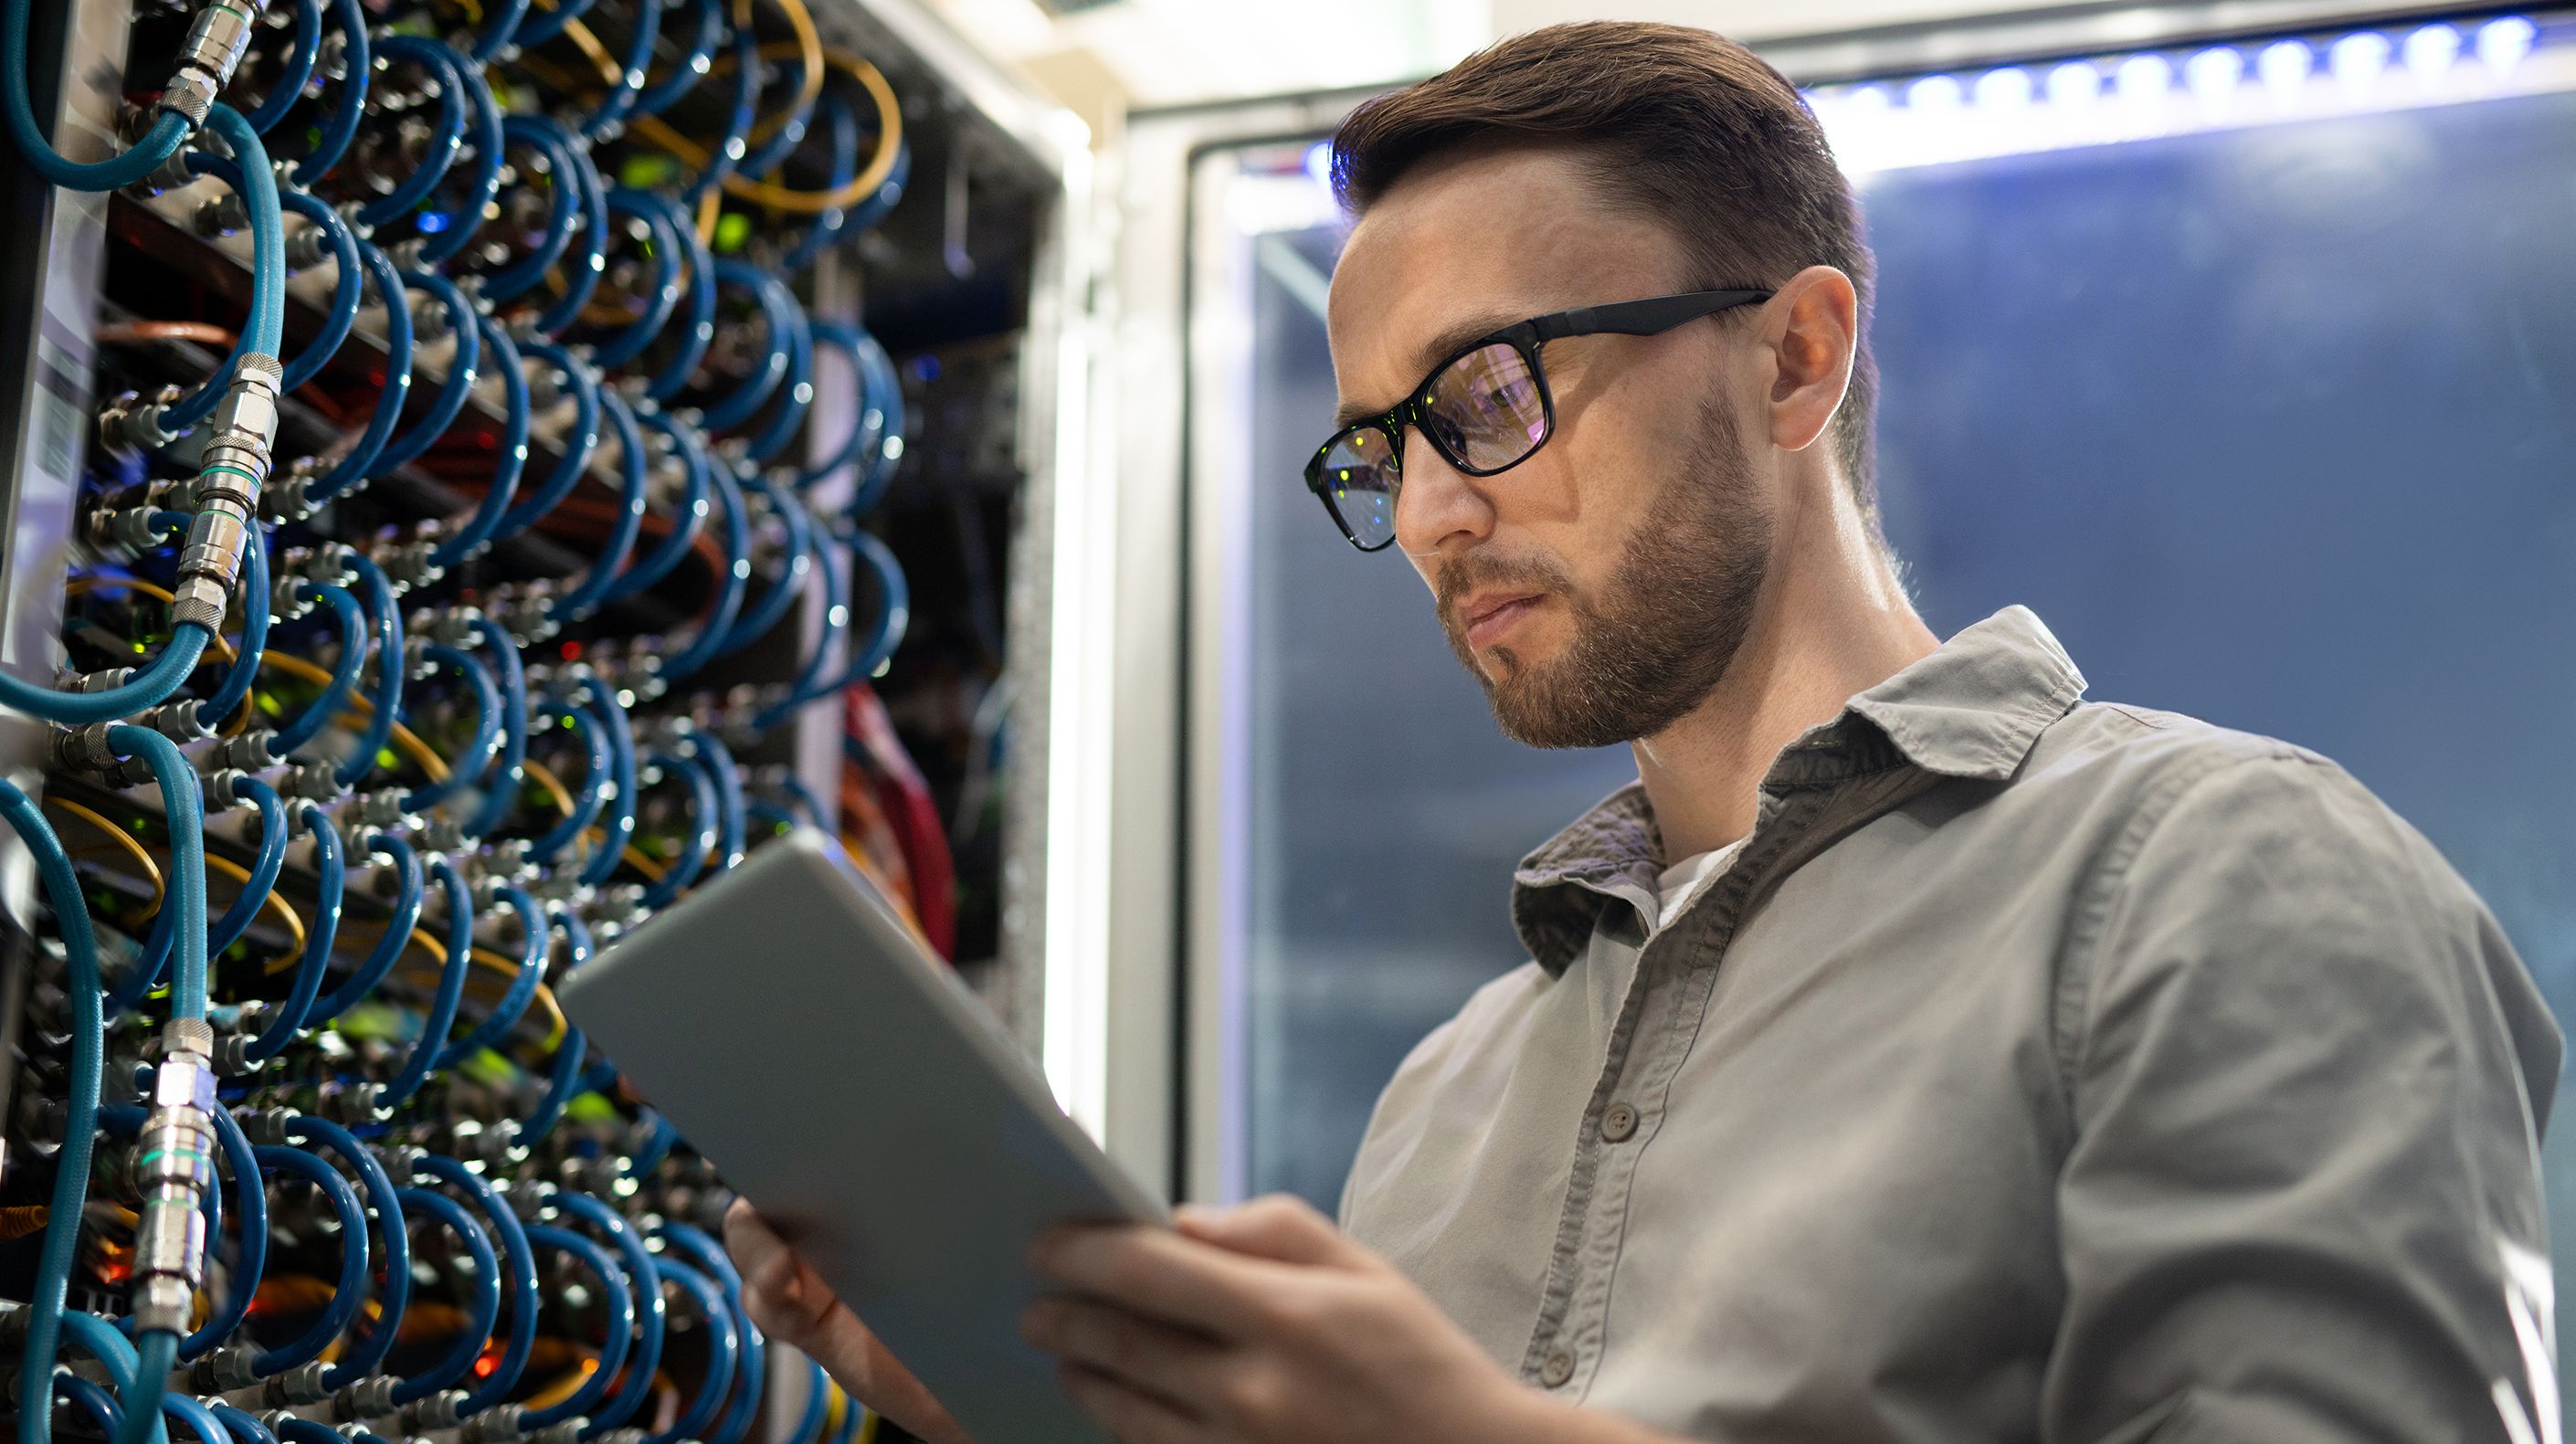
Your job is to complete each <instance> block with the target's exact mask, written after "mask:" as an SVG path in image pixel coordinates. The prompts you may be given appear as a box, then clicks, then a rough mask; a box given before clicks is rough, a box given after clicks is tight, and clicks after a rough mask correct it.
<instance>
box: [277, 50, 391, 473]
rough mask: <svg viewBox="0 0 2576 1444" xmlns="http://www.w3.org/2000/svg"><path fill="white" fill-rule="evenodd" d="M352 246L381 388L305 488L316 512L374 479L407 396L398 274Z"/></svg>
mask: <svg viewBox="0 0 2576 1444" xmlns="http://www.w3.org/2000/svg"><path fill="white" fill-rule="evenodd" d="M343 3H345V0H343ZM357 246H358V260H359V264H361V265H362V266H364V267H365V268H366V272H367V278H368V279H369V280H371V281H373V282H374V283H375V287H376V295H377V297H378V298H379V299H381V300H382V301H383V302H384V307H385V384H384V389H383V391H382V392H381V393H380V394H379V395H378V396H377V397H376V405H375V409H374V410H372V411H370V412H368V413H367V425H366V429H365V430H364V431H362V432H360V433H359V435H358V443H357V445H355V446H352V447H350V448H349V449H348V451H347V452H346V453H344V454H342V456H341V457H340V459H339V460H338V461H335V462H333V463H332V464H331V469H330V470H329V471H326V472H324V473H323V474H322V475H320V476H319V477H316V478H314V480H313V481H311V482H310V483H308V484H307V485H306V486H305V488H304V495H305V499H306V500H307V501H310V502H312V503H313V504H315V505H317V506H318V505H320V504H321V503H323V502H326V501H329V500H331V499H332V498H334V497H337V496H339V495H340V494H341V493H342V492H345V491H347V490H349V489H350V488H352V487H354V486H356V485H357V484H358V483H360V482H362V481H364V480H366V479H367V478H368V477H369V476H370V475H373V474H374V469H375V465H376V460H377V458H378V457H379V456H381V455H382V454H383V452H384V449H385V443H386V442H387V441H389V440H391V439H392V438H393V434H394V428H395V427H396V426H397V425H400V424H401V422H402V413H403V405H404V403H405V401H406V400H407V399H408V398H409V397H410V395H411V359H412V337H411V302H410V300H409V299H408V298H406V297H405V296H404V295H403V281H402V273H401V272H399V271H397V270H395V269H394V263H393V262H392V261H391V260H390V259H388V258H387V257H386V255H385V253H384V252H383V251H382V250H380V249H378V248H377V247H376V246H375V244H374V243H372V242H370V241H367V240H364V239H360V240H358V241H357Z"/></svg>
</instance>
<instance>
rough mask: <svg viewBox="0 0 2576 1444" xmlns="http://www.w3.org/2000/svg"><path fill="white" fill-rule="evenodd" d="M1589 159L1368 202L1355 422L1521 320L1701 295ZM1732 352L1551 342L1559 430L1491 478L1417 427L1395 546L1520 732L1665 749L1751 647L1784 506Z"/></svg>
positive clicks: (1344, 380)
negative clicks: (1603, 187) (1604, 184)
mask: <svg viewBox="0 0 2576 1444" xmlns="http://www.w3.org/2000/svg"><path fill="white" fill-rule="evenodd" d="M1592 164H1595V162H1592V161H1590V160H1589V159H1588V158H1586V157H1584V156H1582V155H1580V154H1578V153H1575V152H1570V151H1565V150H1555V149H1547V150H1533V149H1513V150H1494V151H1486V152H1476V153H1468V154H1463V155H1459V156H1455V157H1449V158H1443V159H1440V160H1437V161H1434V162H1432V163H1429V164H1426V165H1424V166H1422V167H1420V168H1419V169H1417V170H1415V171H1413V172H1411V173H1408V174H1407V175H1406V176H1405V178H1404V179H1403V180H1402V181H1400V182H1399V183H1398V184H1397V185H1396V186H1395V187H1394V188H1393V189H1392V190H1391V191H1390V192H1389V193H1388V194H1387V195H1386V196H1385V197H1383V198H1382V199H1381V200H1380V201H1379V202H1378V203H1377V204H1376V205H1375V206H1373V207H1371V208H1370V209H1369V211H1368V212H1367V214H1366V215H1365V216H1363V217H1362V218H1361V220H1360V223H1359V224H1358V226H1357V227H1355V228H1354V230H1353V231H1352V234H1351V238H1350V241H1349V244H1348V245H1347V246H1346V247H1345V248H1344V250H1343V253H1342V259H1341V262H1340V265H1339V267H1338V268H1337V269H1336V270H1335V272H1334V276H1333V290H1332V305H1331V314H1330V330H1331V335H1332V349H1333V370H1334V379H1335V382H1336V384H1337V386H1338V388H1339V391H1340V399H1341V401H1342V403H1343V407H1344V409H1345V411H1346V412H1347V411H1350V410H1354V409H1365V410H1368V411H1382V410H1384V409H1385V408H1387V407H1389V406H1391V405H1393V404H1395V403H1396V402H1397V401H1398V400H1400V399H1401V398H1403V397H1404V396H1405V395H1407V394H1408V393H1409V392H1410V390H1411V389H1412V388H1413V387H1415V386H1417V385H1419V384H1420V383H1421V380H1422V377H1423V375H1424V373H1425V372H1426V371H1427V370H1429V368H1430V367H1432V366H1433V365H1435V364H1437V363H1439V362H1440V361H1441V360H1442V359H1444V358H1445V357H1446V356H1447V355H1448V354H1449V353H1450V352H1451V351H1453V350H1454V349H1456V347H1457V346H1458V345H1461V344H1464V343H1465V342H1467V341H1471V340H1473V339H1476V338H1477V337H1480V336H1482V335H1484V334H1486V333H1489V332H1491V331H1494V330H1498V329H1500V328H1502V327H1504V326H1507V325H1510V324H1511V323H1513V322H1515V321H1519V320H1523V319H1525V318H1527V317H1530V316H1534V315H1539V314H1542V313H1545V312H1549V311H1558V310H1563V309H1566V308H1568V307H1573V306H1584V305H1597V304H1603V303H1608V302H1616V301H1628V300H1635V299H1638V298H1640V297H1646V296H1657V295H1664V294H1668V293H1671V292H1676V291H1683V290H1689V289H1693V288H1694V287H1695V286H1697V285H1699V284H1703V283H1704V282H1703V281H1702V280H1696V279H1694V278H1693V277H1692V275H1691V269H1690V266H1689V264H1688V261H1687V258H1686V256H1685V255H1684V253H1683V250H1682V247H1681V246H1680V244H1679V243H1678V242H1677V241H1676V240H1675V239H1674V237H1673V236H1672V234H1671V233H1670V231H1669V230H1667V229H1666V228H1665V227H1664V226H1663V225H1662V224H1661V223H1660V222H1658V221H1656V220H1653V219H1651V218H1648V217H1643V216H1638V215H1635V214H1631V213H1627V212H1624V211H1622V210H1619V209H1615V208H1613V207H1610V206H1607V205H1605V204H1603V201H1602V197H1601V195H1600V194H1599V193H1598V191H1597V189H1596V188H1595V185H1594V183H1593V182H1592V181H1590V180H1589V179H1587V167H1588V166H1590V165H1592ZM1732 344H1735V343H1732V342H1731V341H1730V338H1729V334H1728V328H1727V327H1726V326H1725V324H1724V323H1722V322H1717V321H1694V322H1690V323H1687V324H1685V325H1683V326H1681V327H1679V328H1677V329H1675V330H1672V331H1668V332H1666V333H1664V334H1663V335H1661V336H1649V337H1639V336H1583V337H1569V338H1566V339H1564V340H1559V341H1552V342H1549V343H1548V344H1547V346H1546V348H1545V350H1544V351H1543V353H1542V356H1541V364H1542V366H1543V368H1544V370H1545V372H1546V375H1547V380H1548V385H1549V389H1550V391H1551V393H1552V395H1553V397H1554V400H1555V410H1556V427H1555V432H1554V434H1553V436H1552V437H1551V438H1550V440H1549V441H1548V442H1547V444H1546V445H1545V446H1543V447H1541V448H1540V449H1539V450H1538V452H1537V453H1536V454H1534V455H1532V456H1530V457H1529V458H1528V459H1526V460H1524V461H1522V462H1521V463H1520V464H1519V465H1517V466H1514V467H1512V468H1511V469H1510V470H1508V471H1504V472H1502V473H1500V474H1498V475H1495V476H1489V477H1470V476H1466V475H1464V474H1462V473H1460V472H1459V471H1457V470H1456V469H1455V468H1453V467H1451V466H1450V465H1449V464H1448V463H1447V462H1446V461H1445V460H1443V459H1442V458H1441V456H1440V453H1439V452H1438V451H1437V450H1436V449H1435V448H1434V447H1433V446H1432V445H1431V444H1430V443H1429V442H1428V441H1426V440H1425V439H1423V437H1422V436H1421V435H1420V434H1419V433H1418V432H1416V431H1408V432H1407V433H1406V436H1405V452H1404V471H1403V475H1404V481H1403V487H1402V490H1401V492H1400V493H1399V494H1398V496H1397V500H1396V512H1395V534H1396V543H1397V545H1398V546H1399V547H1401V548H1402V549H1403V551H1404V554H1405V555H1406V557H1408V558H1409V559H1411V561H1412V562H1413V566H1414V569H1415V570H1416V571H1417V572H1419V573H1421V575H1422V579H1423V581H1424V582H1425V583H1426V584H1427V585H1429V586H1430V588H1431V591H1432V595H1433V597H1434V599H1435V601H1436V603H1437V606H1438V609H1439V614H1440V622H1441V626H1442V627H1443V628H1444V629H1445V630H1446V631H1447V632H1448V635H1449V642H1450V645H1451V647H1453V648H1454V649H1455V650H1456V651H1457V653H1458V657H1459V660H1460V661H1461V662H1464V663H1465V664H1466V666H1467V668H1468V670H1469V671H1471V672H1472V673H1474V674H1475V676H1476V678H1477V680H1478V681H1480V682H1481V683H1483V684H1484V688H1485V693H1486V696H1487V698H1488V699H1489V700H1490V701H1491V702H1492V704H1493V708H1494V716H1495V719H1496V720H1497V721H1498V722H1500V723H1501V724H1502V728H1503V731H1504V732H1505V733H1506V734H1507V735H1509V736H1511V737H1513V738H1514V739H1516V740H1518V741H1521V742H1524V743H1527V744H1529V745H1531V746H1536V747H1598V746H1607V745H1609V744H1612V743H1616V742H1624V741H1630V740H1633V739H1636V738H1640V737H1648V736H1652V735H1654V734H1655V733H1657V732H1660V731H1662V730H1663V729H1664V728H1665V727H1667V726H1669V725H1670V724H1671V723H1673V722H1674V721H1675V720H1677V719H1679V718H1680V717H1681V716H1682V714H1683V713H1685V712H1687V711H1689V710H1690V708H1691V707H1693V706H1695V705H1696V704H1697V703H1698V702H1699V701H1700V700H1701V699H1702V698H1704V697H1705V696H1707V695H1708V693H1709V691H1710V689H1711V688H1713V687H1715V686H1716V685H1717V681H1718V678H1719V677H1720V675H1722V674H1723V673H1724V671H1725V668H1726V664H1727V662H1728V661H1729V660H1730V659H1731V658H1732V657H1733V656H1734V654H1735V651H1736V649H1737V647H1738V646H1739V645H1740V644H1741V642H1742V641H1743V638H1744V634H1745V632H1746V630H1747V629H1748V627H1749V626H1750V624H1751V620H1752V615H1753V609H1754V601H1755V598H1756V596H1757V595H1758V593H1759V591H1760V589H1761V584H1762V579H1763V576H1764V573H1765V561H1766V557H1767V554H1768V551H1769V546H1770V536H1771V507H1772V503H1771V500H1770V499H1769V498H1768V497H1767V495H1766V494H1765V491H1764V484H1763V480H1762V478H1761V477H1760V476H1759V475H1758V474H1757V470H1756V467H1755V463H1754V460H1753V458H1752V457H1751V456H1750V455H1749V454H1748V451H1747V449H1746V447H1745V445H1744V442H1743V439H1742V438H1743V436H1744V434H1745V432H1746V430H1747V427H1746V426H1745V425H1744V424H1743V422H1742V420H1741V419H1740V418H1739V417H1738V416H1737V414H1736V412H1735V411H1734V409H1733V405H1734V403H1733V401H1732V399H1731V398H1730V395H1729V386H1728V380H1729V374H1730V373H1729V361H1730V349H1729V348H1730V346H1731V345H1732Z"/></svg>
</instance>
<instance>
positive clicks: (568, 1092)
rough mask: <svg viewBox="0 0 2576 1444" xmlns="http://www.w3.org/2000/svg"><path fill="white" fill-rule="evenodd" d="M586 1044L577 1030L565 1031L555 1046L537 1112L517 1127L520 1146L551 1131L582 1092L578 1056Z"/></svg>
mask: <svg viewBox="0 0 2576 1444" xmlns="http://www.w3.org/2000/svg"><path fill="white" fill-rule="evenodd" d="M587 1043H588V1040H587V1039H585V1038H583V1037H582V1035H581V1029H579V1028H566V1029H564V1036H563V1041H562V1042H561V1043H558V1044H556V1045H555V1057H554V1066H553V1068H552V1069H551V1070H549V1072H548V1074H547V1077H546V1091H545V1092H544V1093H543V1094H542V1095H540V1096H539V1097H538V1099H537V1109H536V1111H535V1112H533V1113H531V1114H529V1115H528V1116H527V1119H526V1121H525V1122H523V1123H522V1124H521V1125H520V1126H519V1131H518V1134H517V1137H516V1139H515V1141H516V1142H519V1143H522V1144H529V1145H533V1144H535V1143H536V1142H537V1141H538V1140H539V1139H542V1138H544V1137H545V1136H546V1135H547V1134H549V1133H551V1132H553V1131H554V1126H555V1122H556V1120H558V1119H560V1118H562V1117H563V1111H564V1105H565V1104H567V1103H570V1102H571V1101H572V1100H573V1098H574V1096H575V1095H576V1094H578V1093H579V1092H580V1091H581V1090H580V1088H579V1086H578V1085H579V1083H580V1081H581V1061H582V1058H581V1054H582V1049H583V1048H584V1047H585V1046H586V1045H587Z"/></svg>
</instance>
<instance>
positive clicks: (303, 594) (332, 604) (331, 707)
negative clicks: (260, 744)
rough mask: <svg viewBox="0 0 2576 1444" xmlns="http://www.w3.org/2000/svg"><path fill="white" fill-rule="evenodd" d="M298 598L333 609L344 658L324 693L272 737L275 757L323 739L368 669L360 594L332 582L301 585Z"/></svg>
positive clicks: (270, 746)
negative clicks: (338, 626) (360, 676)
mask: <svg viewBox="0 0 2576 1444" xmlns="http://www.w3.org/2000/svg"><path fill="white" fill-rule="evenodd" d="M295 595H296V596H297V597H298V598H300V599H301V600H302V601H303V602H304V603H305V605H307V606H314V605H321V606H327V607H329V608H330V609H331V615H332V616H333V617H335V618H337V619H338V620H339V623H340V655H339V656H338V657H337V658H335V659H334V660H333V661H332V664H331V679H330V680H329V681H328V682H325V683H324V684H323V685H322V691H321V693H320V694H319V695H318V696H316V697H315V698H314V699H313V700H312V702H311V703H309V704H308V705H307V706H306V707H305V708H304V710H303V711H301V712H298V713H296V714H295V715H294V716H293V717H291V718H289V719H288V720H287V721H286V722H285V724H284V725H282V726H280V727H279V728H278V729H277V730H276V731H275V732H274V733H272V734H270V736H269V739H268V753H269V755H270V756H271V757H285V756H289V755H291V754H292V753H293V752H294V751H295V750H296V749H297V748H299V747H302V746H303V745H305V744H306V743H308V742H311V741H312V740H313V739H314V738H316V737H318V736H320V735H321V734H322V729H323V728H324V727H326V726H328V725H329V724H330V721H331V719H332V718H334V717H337V716H339V715H340V709H341V708H343V707H346V706H347V705H349V694H350V693H351V692H353V691H355V690H356V689H357V686H358V674H359V673H360V672H361V671H363V670H364V669H365V667H366V665H367V612H366V609H365V608H364V607H361V606H360V605H358V598H357V596H356V594H354V593H352V592H351V591H350V590H349V589H348V588H346V587H343V586H338V585H335V584H333V583H330V582H299V583H297V584H296V587H295Z"/></svg>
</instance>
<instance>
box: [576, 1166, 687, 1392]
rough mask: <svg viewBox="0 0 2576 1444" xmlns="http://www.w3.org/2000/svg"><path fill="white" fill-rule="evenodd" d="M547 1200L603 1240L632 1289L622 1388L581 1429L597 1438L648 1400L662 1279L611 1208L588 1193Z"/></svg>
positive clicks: (658, 1357)
mask: <svg viewBox="0 0 2576 1444" xmlns="http://www.w3.org/2000/svg"><path fill="white" fill-rule="evenodd" d="M547 1197H548V1199H549V1200H551V1201H552V1202H553V1203H554V1204H555V1205H556V1206H557V1207H559V1208H561V1209H562V1210H563V1211H564V1212H566V1213H568V1214H570V1215H572V1216H573V1217H574V1218H576V1219H579V1220H580V1221H582V1222H583V1223H586V1224H589V1225H590V1226H591V1227H592V1228H595V1229H598V1230H599V1231H600V1232H601V1233H604V1234H606V1235H607V1236H608V1241H609V1243H610V1245H611V1246H612V1247H614V1248H615V1249H616V1250H617V1256H618V1258H619V1259H620V1260H621V1261H622V1262H623V1263H624V1264H625V1267H626V1275H627V1278H628V1279H629V1280H630V1281H631V1282H632V1283H633V1285H634V1297H635V1345H634V1349H633V1351H632V1352H631V1353H629V1354H628V1355H627V1358H626V1383H625V1385H624V1386H623V1387H621V1388H620V1389H618V1391H617V1392H616V1393H615V1394H614V1395H612V1396H610V1397H609V1398H608V1400H607V1401H606V1402H605V1403H603V1404H601V1405H600V1406H599V1408H598V1409H596V1410H595V1411H593V1413H592V1414H591V1416H590V1424H589V1427H587V1428H585V1429H583V1430H582V1437H583V1438H585V1439H590V1438H596V1437H598V1436H599V1435H601V1434H604V1433H606V1432H608V1431H609V1430H611V1429H614V1428H616V1427H618V1426H619V1425H621V1424H623V1423H625V1422H626V1421H627V1419H628V1418H629V1417H631V1416H632V1415H633V1414H634V1412H635V1410H636V1408H637V1407H638V1406H640V1405H641V1404H643V1402H644V1401H645V1400H646V1399H648V1398H650V1397H652V1393H653V1371H654V1370H656V1369H658V1368H660V1367H661V1363H662V1330H663V1325H664V1321H665V1315H666V1313H667V1312H668V1309H667V1306H666V1305H665V1304H664V1303H663V1301H662V1276H661V1273H660V1271H659V1270H658V1269H656V1268H655V1267H654V1264H653V1254H652V1252H651V1251H650V1250H649V1249H647V1248H645V1246H644V1240H643V1237H642V1236H641V1235H639V1234H637V1233H636V1232H635V1229H634V1227H633V1225H631V1224H629V1223H627V1221H626V1220H625V1218H624V1217H622V1216H620V1215H619V1214H618V1212H617V1211H616V1210H615V1209H613V1208H610V1207H609V1206H608V1205H607V1204H604V1203H602V1202H600V1201H599V1200H598V1199H595V1198H592V1197H590V1196H589V1195H588V1194H582V1193H574V1192H571V1191H570V1190H557V1191H555V1192H554V1193H551V1194H548V1195H547ZM601 1372H602V1373H605V1372H607V1371H606V1370H605V1369H602V1370H601Z"/></svg>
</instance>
